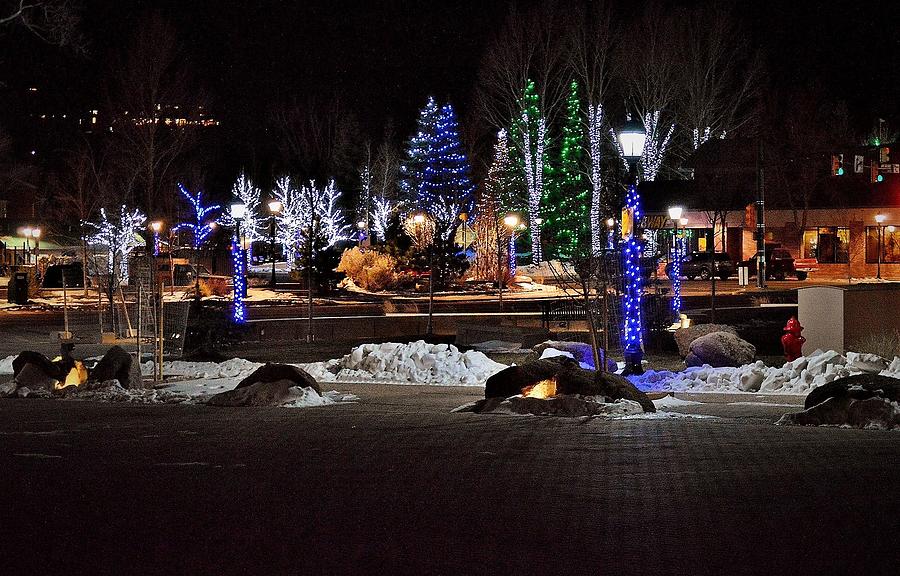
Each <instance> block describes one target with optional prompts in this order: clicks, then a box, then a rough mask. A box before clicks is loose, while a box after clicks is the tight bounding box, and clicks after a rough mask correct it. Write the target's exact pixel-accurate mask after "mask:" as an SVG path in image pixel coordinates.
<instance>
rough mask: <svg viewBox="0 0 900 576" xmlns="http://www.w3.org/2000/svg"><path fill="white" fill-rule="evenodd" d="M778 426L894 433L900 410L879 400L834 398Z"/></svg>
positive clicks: (897, 424)
mask: <svg viewBox="0 0 900 576" xmlns="http://www.w3.org/2000/svg"><path fill="white" fill-rule="evenodd" d="M777 423H778V424H793V425H796V426H852V427H854V428H887V429H890V428H897V427H900V409H898V408H897V407H896V404H892V403H891V402H888V401H887V400H885V399H884V398H880V397H877V396H873V397H871V398H866V399H863V400H858V399H855V398H851V397H850V396H830V397H828V398H827V399H825V400H824V401H823V402H821V403H820V404H816V405H815V406H813V407H811V408H807V409H806V410H804V411H803V412H797V413H794V414H785V415H784V416H782V417H781V419H780V420H779V421H778V422H777Z"/></svg>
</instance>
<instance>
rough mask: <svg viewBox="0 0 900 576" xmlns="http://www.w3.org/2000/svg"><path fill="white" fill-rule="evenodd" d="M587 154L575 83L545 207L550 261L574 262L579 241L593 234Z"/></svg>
mask: <svg viewBox="0 0 900 576" xmlns="http://www.w3.org/2000/svg"><path fill="white" fill-rule="evenodd" d="M584 152H585V150H584V132H583V129H582V116H581V102H580V100H579V99H578V82H575V81H573V82H572V83H571V84H570V85H569V97H568V98H567V100H566V120H565V124H564V125H563V130H562V141H561V142H560V148H559V164H558V165H557V169H556V170H555V171H554V174H553V176H554V177H553V178H552V179H551V180H550V182H549V185H548V187H547V195H546V201H545V203H544V207H545V211H544V225H543V228H544V234H545V235H546V238H547V240H548V241H549V242H548V244H549V245H550V246H552V248H551V254H549V255H548V256H550V257H559V258H564V259H568V258H571V257H572V255H573V254H574V253H575V251H576V248H577V245H578V242H579V240H583V239H584V238H586V237H587V236H588V234H589V230H590V221H589V218H588V206H589V205H590V196H589V190H588V188H589V187H588V182H587V179H586V178H585V177H584V175H583V166H582V163H583V161H584Z"/></svg>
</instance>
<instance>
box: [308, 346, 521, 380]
mask: <svg viewBox="0 0 900 576" xmlns="http://www.w3.org/2000/svg"><path fill="white" fill-rule="evenodd" d="M300 367H301V368H303V369H304V370H306V371H307V372H309V374H310V375H311V376H312V377H313V378H315V379H316V380H318V381H333V380H344V381H351V380H363V381H368V380H382V381H391V382H399V383H409V384H442V385H445V386H480V385H483V384H484V382H485V380H487V379H488V378H489V377H490V376H492V375H493V374H495V373H497V372H499V371H500V370H503V369H504V368H506V365H505V364H500V363H499V362H494V361H493V360H491V359H490V358H488V357H487V356H485V355H484V354H482V353H481V352H476V351H468V352H460V351H459V349H457V348H456V346H453V345H450V344H428V343H426V342H425V341H423V340H419V341H417V342H410V343H408V344H398V343H396V342H388V343H385V344H363V345H361V346H357V347H356V348H354V349H353V350H352V351H351V352H350V354H347V355H346V356H344V357H343V358H341V359H339V360H329V361H328V362H316V363H313V364H301V365H300Z"/></svg>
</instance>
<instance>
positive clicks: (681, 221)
mask: <svg viewBox="0 0 900 576" xmlns="http://www.w3.org/2000/svg"><path fill="white" fill-rule="evenodd" d="M678 223H679V224H681V227H682V228H684V227H685V226H687V225H688V219H687V218H679V219H678Z"/></svg>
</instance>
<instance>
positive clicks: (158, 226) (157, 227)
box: [150, 220, 162, 256]
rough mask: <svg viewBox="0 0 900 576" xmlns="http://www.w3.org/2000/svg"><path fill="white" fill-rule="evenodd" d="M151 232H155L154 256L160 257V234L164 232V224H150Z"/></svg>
mask: <svg viewBox="0 0 900 576" xmlns="http://www.w3.org/2000/svg"><path fill="white" fill-rule="evenodd" d="M150 230H151V231H153V255H154V256H159V232H160V230H162V222H161V221H159V220H154V221H153V222H151V223H150Z"/></svg>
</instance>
